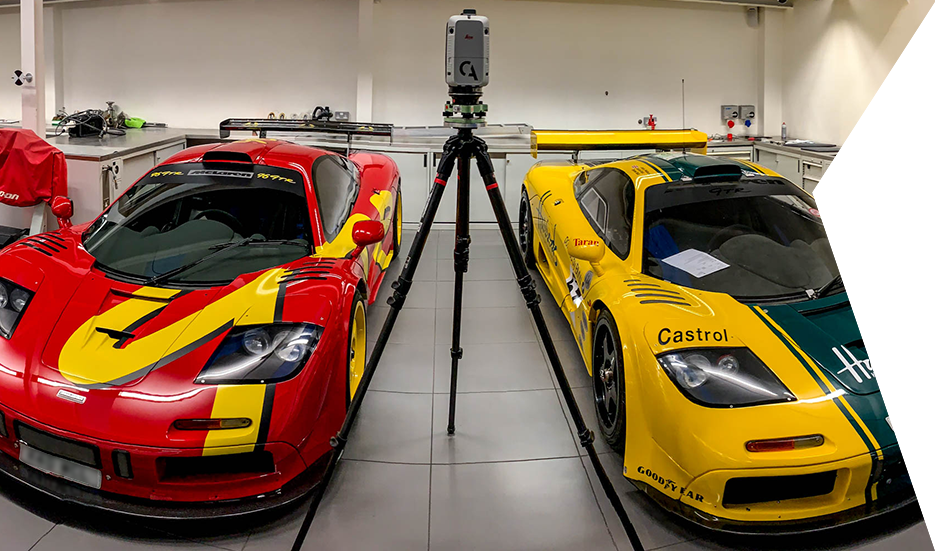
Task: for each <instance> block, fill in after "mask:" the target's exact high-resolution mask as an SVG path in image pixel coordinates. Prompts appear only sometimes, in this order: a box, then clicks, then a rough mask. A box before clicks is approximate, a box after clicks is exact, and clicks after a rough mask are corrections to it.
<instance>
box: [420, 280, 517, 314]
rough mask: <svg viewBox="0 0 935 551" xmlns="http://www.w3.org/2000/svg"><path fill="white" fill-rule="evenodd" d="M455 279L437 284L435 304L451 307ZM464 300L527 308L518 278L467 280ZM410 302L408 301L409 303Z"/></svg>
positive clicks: (487, 305)
mask: <svg viewBox="0 0 935 551" xmlns="http://www.w3.org/2000/svg"><path fill="white" fill-rule="evenodd" d="M454 287H455V284H454V281H439V282H438V283H437V284H436V287H435V289H436V293H435V295H436V297H435V305H436V306H437V307H439V308H451V307H452V306H453V304H454V296H455V295H454ZM461 297H462V301H463V304H464V305H465V306H469V307H471V308H503V307H513V308H523V309H525V308H526V301H525V300H524V299H523V294H522V293H521V292H520V290H519V285H517V284H516V280H512V279H503V280H494V281H465V282H464V288H463V290H462V295H461ZM407 304H408V303H407Z"/></svg>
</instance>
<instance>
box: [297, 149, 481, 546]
mask: <svg viewBox="0 0 935 551" xmlns="http://www.w3.org/2000/svg"><path fill="white" fill-rule="evenodd" d="M463 148H464V141H463V139H462V137H461V136H460V135H457V136H452V137H451V138H449V140H448V141H447V142H445V148H444V151H443V153H442V157H441V160H439V162H438V172H437V174H436V176H435V185H434V186H432V192H431V194H430V195H429V198H428V202H427V203H426V205H425V211H424V212H423V213H422V219H421V220H420V222H419V230H418V231H417V232H416V236H415V239H414V240H413V242H412V247H410V249H409V256H408V257H407V258H406V263H405V264H404V265H403V269H402V272H401V273H400V274H399V278H397V280H396V281H395V282H394V283H393V296H392V297H390V298H389V300H387V303H388V304H389V305H390V311H389V313H388V314H387V316H386V321H385V322H384V323H383V329H381V330H380V335H379V336H378V337H377V342H376V344H375V345H374V347H373V352H371V353H370V361H368V362H367V367H366V369H364V374H363V376H362V377H361V378H360V384H358V386H357V391H356V392H355V393H354V399H353V400H351V405H350V406H348V409H347V416H345V418H344V424H343V425H341V430H339V431H338V433H337V434H336V435H335V436H333V437H332V438H331V447H332V448H333V449H332V451H331V457H330V458H329V459H328V466H327V467H325V473H324V474H323V475H322V479H321V482H320V483H319V485H318V488H317V489H316V490H315V494H314V495H313V497H312V502H311V503H310V504H309V508H308V513H307V514H306V515H305V520H304V521H303V522H302V527H301V528H300V529H299V534H298V536H297V537H296V539H295V542H294V543H293V545H292V549H293V551H299V550H300V549H301V548H302V544H303V543H304V542H305V538H306V536H308V530H309V528H310V527H311V526H312V520H313V519H314V518H315V512H316V511H318V507H319V506H320V505H321V500H322V499H323V498H324V496H325V490H327V489H328V484H329V483H330V482H331V479H332V477H334V471H335V469H336V468H337V464H338V460H339V459H341V455H342V453H343V452H344V447H345V446H347V437H348V436H349V435H350V432H351V428H352V427H353V426H354V421H355V420H356V419H357V415H358V414H359V413H360V405H361V403H363V400H364V395H365V394H366V393H367V389H368V388H370V381H371V380H372V379H373V374H374V372H375V371H376V368H377V365H379V363H380V358H381V357H382V356H383V350H384V349H385V348H386V343H387V341H389V338H390V333H391V332H392V331H393V326H394V325H395V324H396V318H397V317H398V316H399V311H400V310H402V309H403V303H404V302H405V301H406V295H407V294H408V293H409V288H410V287H412V278H413V277H414V276H415V273H416V268H418V266H419V260H420V259H421V258H422V251H423V250H424V249H425V242H426V240H427V239H428V236H429V232H430V231H431V230H432V223H433V222H434V221H435V214H436V213H437V212H438V205H439V204H440V203H441V200H442V193H444V191H445V185H446V184H447V183H448V178H449V177H450V176H451V171H452V169H453V168H454V163H455V159H456V158H458V155H459V152H460V151H461V149H463Z"/></svg>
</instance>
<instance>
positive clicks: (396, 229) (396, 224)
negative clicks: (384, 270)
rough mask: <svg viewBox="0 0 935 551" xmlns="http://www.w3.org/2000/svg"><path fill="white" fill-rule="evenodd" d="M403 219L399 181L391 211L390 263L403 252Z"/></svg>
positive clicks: (400, 183)
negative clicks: (391, 256)
mask: <svg viewBox="0 0 935 551" xmlns="http://www.w3.org/2000/svg"><path fill="white" fill-rule="evenodd" d="M402 220H403V182H402V180H400V181H399V187H398V188H397V189H396V210H395V211H394V212H393V258H391V259H390V264H392V263H393V262H396V259H398V258H399V256H400V255H401V254H403V252H402V251H401V250H400V248H401V247H402V245H403V232H402V224H401V222H402Z"/></svg>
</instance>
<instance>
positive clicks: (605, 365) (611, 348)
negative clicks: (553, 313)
mask: <svg viewBox="0 0 935 551" xmlns="http://www.w3.org/2000/svg"><path fill="white" fill-rule="evenodd" d="M592 350H593V353H592V354H593V356H592V363H591V380H592V382H593V387H594V407H595V410H596V412H597V423H598V425H599V426H600V429H601V434H603V435H604V439H605V440H606V441H607V444H608V445H609V446H610V447H611V448H613V449H615V450H617V451H618V452H620V453H621V454H623V448H624V446H625V444H626V438H627V435H626V429H627V409H626V396H627V395H626V385H625V383H624V373H623V347H622V346H621V344H620V333H618V332H617V324H616V322H614V318H613V316H611V315H610V312H608V311H607V310H602V311H601V312H600V314H598V316H597V323H596V324H595V327H594V347H593V349H592Z"/></svg>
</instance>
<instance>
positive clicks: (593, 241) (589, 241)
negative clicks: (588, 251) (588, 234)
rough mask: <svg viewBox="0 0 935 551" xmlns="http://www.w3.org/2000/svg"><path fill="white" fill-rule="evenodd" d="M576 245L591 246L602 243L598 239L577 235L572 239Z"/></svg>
mask: <svg viewBox="0 0 935 551" xmlns="http://www.w3.org/2000/svg"><path fill="white" fill-rule="evenodd" d="M572 243H574V245H575V247H590V246H591V245H600V244H601V242H600V241H598V240H597V239H578V238H577V237H576V238H574V239H573V240H572Z"/></svg>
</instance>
